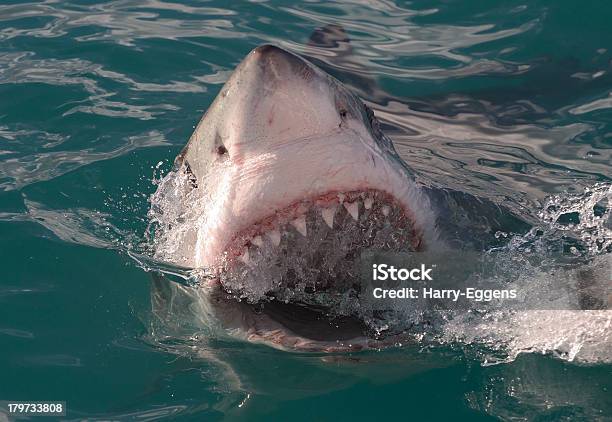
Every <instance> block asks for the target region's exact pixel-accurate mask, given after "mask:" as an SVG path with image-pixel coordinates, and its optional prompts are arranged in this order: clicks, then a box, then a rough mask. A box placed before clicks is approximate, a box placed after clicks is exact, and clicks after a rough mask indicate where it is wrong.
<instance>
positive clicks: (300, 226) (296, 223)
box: [291, 215, 308, 237]
mask: <svg viewBox="0 0 612 422" xmlns="http://www.w3.org/2000/svg"><path fill="white" fill-rule="evenodd" d="M291 225H292V226H293V227H295V228H296V230H297V231H299V232H300V233H301V234H302V236H304V237H306V235H307V234H308V232H307V231H306V217H304V216H303V215H302V216H300V217H298V218H296V219H295V220H293V221H292V222H291Z"/></svg>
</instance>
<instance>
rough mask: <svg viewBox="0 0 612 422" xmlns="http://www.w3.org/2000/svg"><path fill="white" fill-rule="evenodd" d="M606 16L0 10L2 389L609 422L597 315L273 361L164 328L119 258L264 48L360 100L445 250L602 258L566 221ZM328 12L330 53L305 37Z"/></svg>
mask: <svg viewBox="0 0 612 422" xmlns="http://www.w3.org/2000/svg"><path fill="white" fill-rule="evenodd" d="M611 18H612V8H611V7H610V5H608V4H607V3H605V2H588V3H586V2H581V3H575V2H530V3H529V4H523V3H519V2H498V3H496V4H495V5H493V4H492V3H482V2H423V3H418V4H417V3H415V4H399V3H398V4H395V3H392V2H372V3H371V4H370V3H368V2H346V3H342V4H330V3H327V2H317V1H313V2H308V3H304V4H301V5H295V4H290V3H281V2H265V1H264V2H243V3H238V4H233V3H230V2H195V1H189V2H182V3H178V2H177V3H172V2H165V1H153V0H151V1H144V2H135V1H134V2H132V1H110V2H103V3H98V2H92V1H79V2H54V1H48V2H38V3H23V2H11V1H8V2H6V1H4V2H2V4H0V99H1V100H0V263H1V264H2V268H3V271H2V277H1V278H0V401H10V400H26V401H28V400H61V401H66V402H67V407H68V414H67V419H71V420H73V419H77V420H79V419H90V420H96V419H103V420H108V419H118V420H158V419H177V420H222V419H245V420H364V419H373V418H376V419H378V418H380V417H381V416H384V417H385V418H389V419H391V418H394V419H395V418H403V419H415V420H494V419H504V420H542V421H543V420H609V419H611V418H612V399H611V397H612V394H610V391H612V366H611V364H610V362H611V361H612V356H611V353H612V352H611V350H612V340H611V334H610V330H611V328H610V325H609V324H610V316H609V315H608V316H607V324H608V325H605V322H606V317H604V318H602V319H599V320H597V321H595V323H594V324H591V323H588V321H587V322H585V323H578V324H576V327H577V328H576V330H574V331H571V330H570V331H564V330H565V329H566V328H567V327H568V325H567V324H563V323H562V322H559V323H558V325H554V323H553V324H552V325H549V326H548V327H547V329H546V330H545V331H546V333H547V337H546V336H544V337H538V334H537V333H535V334H534V333H529V332H527V333H526V336H525V338H519V340H516V339H515V338H514V337H504V336H500V337H499V338H498V340H495V341H492V342H491V341H489V342H485V343H486V344H483V342H480V341H476V340H474V331H473V330H472V329H475V328H474V327H473V326H471V325H469V324H467V323H466V324H465V325H462V326H461V327H460V329H455V331H453V332H454V333H455V334H457V333H459V334H460V335H457V339H455V340H453V341H450V340H445V341H441V342H439V343H436V344H432V343H431V342H423V343H419V342H418V341H415V343H414V344H412V345H409V346H407V347H404V348H400V349H394V350H386V351H381V352H370V353H363V354H357V355H352V356H335V357H329V356H324V355H313V354H298V353H293V354H292V353H286V352H281V351H276V350H272V349H270V348H267V347H265V346H256V345H251V344H246V343H242V342H238V341H230V340H226V339H217V338H205V339H203V338H202V331H201V329H200V328H199V327H196V326H193V325H190V324H185V325H184V326H183V325H180V324H177V325H176V326H173V325H171V324H167V325H163V324H162V325H161V326H160V324H159V322H158V321H156V318H155V316H154V315H153V314H152V311H151V302H150V280H151V275H150V273H148V272H147V271H145V268H147V269H148V267H146V266H145V265H143V264H142V263H140V261H139V260H135V259H133V258H132V257H130V254H128V252H129V251H131V252H134V253H135V254H138V255H134V254H132V256H142V255H144V256H146V255H147V254H149V253H150V240H149V239H148V238H147V237H146V236H145V233H146V232H147V225H148V217H147V212H148V210H149V208H150V203H149V196H150V195H151V194H152V193H153V192H155V190H156V187H157V185H156V181H157V180H159V178H160V177H161V176H162V175H164V174H166V173H168V172H169V171H170V169H171V166H172V162H173V160H174V157H175V156H176V155H177V154H178V153H179V151H180V150H181V148H182V147H183V146H184V144H185V143H186V140H187V139H188V137H189V135H190V134H191V132H192V130H193V127H194V126H195V124H196V123H197V122H198V120H199V119H200V117H201V116H202V114H203V113H204V112H205V110H206V109H207V108H208V106H209V105H210V103H211V102H212V100H213V99H214V98H215V96H216V95H217V93H218V92H219V90H220V88H221V86H222V84H223V82H224V81H225V80H226V79H227V77H228V76H229V74H230V73H231V71H232V69H233V68H234V67H235V66H236V65H237V64H238V63H239V62H240V60H241V59H242V58H243V57H244V56H245V55H246V54H247V53H248V52H249V51H250V50H251V49H252V48H254V47H255V46H257V45H259V44H261V43H274V44H278V45H281V46H283V47H285V48H287V49H289V50H292V51H294V52H297V53H301V54H304V55H307V56H309V57H311V58H313V60H315V61H316V62H317V63H318V64H319V65H321V66H322V67H323V68H324V69H325V70H326V71H328V72H330V73H332V74H333V75H335V76H336V77H337V78H339V79H340V80H341V81H343V82H345V83H346V84H347V85H348V86H349V87H350V88H351V89H353V90H354V91H355V92H357V93H358V94H359V95H360V96H361V97H362V98H363V99H364V101H366V102H367V103H368V104H369V105H370V106H371V107H372V108H373V109H374V111H375V113H376V114H377V116H378V117H379V118H380V119H381V121H382V123H383V130H384V131H385V133H387V135H389V136H390V137H391V138H392V139H393V140H394V142H395V144H396V148H397V149H398V152H399V153H400V154H401V156H402V157H403V158H404V159H405V161H406V162H407V163H408V165H409V166H410V167H411V168H412V169H413V171H414V174H415V177H416V178H417V180H418V181H419V182H420V183H422V184H423V185H425V186H427V187H428V188H429V189H431V191H432V192H437V193H432V195H433V197H436V198H438V203H439V204H438V205H439V207H440V209H441V210H442V211H441V214H442V215H443V216H448V219H447V220H448V221H451V220H452V221H453V224H450V223H449V227H448V228H447V231H448V233H447V234H448V236H449V238H450V243H454V244H456V243H457V242H464V243H468V242H471V244H473V245H479V246H474V247H479V248H488V247H492V246H496V247H497V246H500V245H501V246H503V247H506V248H508V249H507V251H508V253H507V255H508V256H512V257H514V256H517V255H518V254H519V253H523V252H526V251H528V250H527V249H526V247H525V246H524V245H525V244H528V247H529V248H536V249H537V247H538V245H539V247H541V244H538V243H537V242H536V241H534V240H533V239H532V238H531V237H530V235H529V230H530V229H531V228H533V227H541V230H542V232H543V233H545V235H546V239H547V243H546V245H545V248H544V249H546V251H549V250H555V251H558V250H561V252H562V253H564V252H565V253H567V254H568V255H571V256H575V257H576V259H577V260H578V259H580V260H581V261H580V262H584V263H588V262H601V261H602V260H603V261H604V262H608V263H609V256H610V255H609V252H610V243H609V242H610V231H609V220H608V227H607V228H606V226H605V221H603V222H597V221H591V222H589V220H588V219H587V218H584V217H587V216H589V215H591V214H592V213H593V208H594V206H595V209H596V214H597V215H600V216H601V215H604V216H605V215H607V216H608V217H609V214H605V212H606V210H607V205H606V202H605V201H606V197H609V195H610V186H611V180H610V176H611V171H610V170H611V167H610V162H611V160H610V158H611V157H610V139H611V136H612V135H611V134H612V111H611V110H612V97H611V95H612V74H611V72H612V68H611V66H612V65H611V63H612V51H610V48H612V45H610V30H609V25H610V21H611ZM326 24H340V25H342V26H343V27H344V28H345V30H346V32H347V33H348V34H349V36H350V38H351V45H352V52H351V55H350V56H348V57H346V56H344V57H337V56H336V55H335V54H334V52H333V51H327V50H325V49H324V48H321V47H316V46H312V45H308V39H309V36H310V34H311V33H312V31H313V30H314V29H316V28H317V27H321V26H323V25H326ZM442 189H444V190H442ZM440 192H446V193H440ZM449 192H452V194H451V193H449ZM555 195H556V196H555ZM551 201H552V202H551ZM470 204H480V205H475V206H472V205H470ZM551 204H553V205H555V206H556V207H557V209H562V211H563V212H564V213H565V214H566V215H568V216H569V217H568V218H569V220H570V222H571V221H573V220H572V219H576V218H578V220H576V221H573V223H574V224H575V226H572V227H571V229H570V231H569V232H568V231H563V230H565V229H566V228H567V222H566V223H564V224H565V225H560V224H558V223H557V219H556V216H558V214H554V212H552V214H551V213H548V211H547V210H550V207H549V206H550V205H551ZM547 207H548V208H547ZM543 210H544V212H543ZM608 212H609V211H608ZM496 213H497V214H496ZM589 213H590V214H589ZM572 214H573V217H572V216H571V215H572ZM457 215H460V216H461V218H458V217H457ZM551 215H552V216H553V217H554V218H552V217H551ZM463 217H465V218H463ZM561 226H563V227H561ZM589 236H591V237H589ZM511 239H515V240H517V242H515V243H511ZM598 239H599V240H598ZM600 240H601V241H600ZM508 242H510V243H511V244H508ZM606 242H607V243H606ZM462 245H463V243H462ZM571 248H574V249H571ZM529 250H530V251H532V250H534V249H529ZM538 251H539V252H542V251H541V250H536V252H538ZM542 253H544V252H542ZM534 256H535V258H536V259H535V260H536V261H538V260H540V258H541V257H542V256H543V255H538V254H537V253H536V254H535V255H534ZM545 258H546V259H549V255H545ZM521 265H523V266H524V265H526V264H525V263H524V262H522V263H521ZM530 265H534V267H530V269H531V270H532V272H533V274H535V275H534V276H533V277H534V278H533V282H534V283H542V284H545V283H547V282H550V281H551V280H553V281H554V280H555V279H556V277H558V274H557V275H555V274H553V273H552V272H550V271H549V270H550V268H551V267H554V266H555V262H554V261H553V262H552V264H551V262H548V267H546V268H544V267H540V266H538V265H539V263H535V264H534V263H533V262H531V264H530ZM585 265H586V264H585ZM153 266H154V265H153ZM514 267H516V265H515V266H514ZM505 268H506V269H507V270H510V269H512V268H513V267H512V266H508V267H505ZM523 268H524V267H523ZM603 268H606V267H605V265H604V266H603ZM513 275H515V274H513ZM501 276H504V274H502V275H501ZM608 312H609V311H608ZM581 321H582V320H581ZM510 322H511V321H509V322H508V324H510ZM579 322H580V321H579ZM504 323H505V322H504V321H501V322H499V324H498V325H496V326H495V330H496V331H498V332H500V333H501V332H505V331H504V330H502V328H503V327H504ZM476 328H478V327H476ZM527 331H528V330H527ZM591 338H595V339H596V341H595V342H596V343H597V342H599V343H597V344H596V345H595V346H592V345H591V344H590V343H589V341H590V340H589V339H591ZM497 343H499V344H502V343H504V345H505V346H507V347H508V349H509V351H508V350H505V351H502V350H501V349H498V348H497V347H496V346H498V344H497ZM505 343H508V344H505ZM491 350H493V351H491ZM500 354H501V355H502V356H501V357H500ZM492 356H494V357H497V358H499V360H501V361H502V362H501V363H498V364H495V365H491V364H490V363H491V359H492ZM3 418H4V416H3V414H2V411H1V410H0V420H3Z"/></svg>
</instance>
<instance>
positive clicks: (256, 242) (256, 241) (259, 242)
mask: <svg viewBox="0 0 612 422" xmlns="http://www.w3.org/2000/svg"><path fill="white" fill-rule="evenodd" d="M252 242H253V244H254V245H257V246H259V247H260V248H261V247H262V246H263V239H262V238H261V236H255V237H254V238H253V240H252Z"/></svg>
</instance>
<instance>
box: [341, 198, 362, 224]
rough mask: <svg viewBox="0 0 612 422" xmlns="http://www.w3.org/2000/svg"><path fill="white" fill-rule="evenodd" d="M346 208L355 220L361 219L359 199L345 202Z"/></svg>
mask: <svg viewBox="0 0 612 422" xmlns="http://www.w3.org/2000/svg"><path fill="white" fill-rule="evenodd" d="M344 208H346V210H347V211H348V213H349V214H350V215H351V217H353V220H355V221H357V220H359V204H358V203H357V201H355V202H345V203H344Z"/></svg>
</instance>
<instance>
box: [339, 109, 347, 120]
mask: <svg viewBox="0 0 612 422" xmlns="http://www.w3.org/2000/svg"><path fill="white" fill-rule="evenodd" d="M346 114H347V111H346V110H345V109H341V110H340V117H342V118H343V119H344V118H346Z"/></svg>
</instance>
